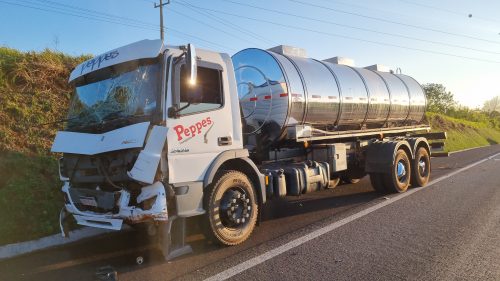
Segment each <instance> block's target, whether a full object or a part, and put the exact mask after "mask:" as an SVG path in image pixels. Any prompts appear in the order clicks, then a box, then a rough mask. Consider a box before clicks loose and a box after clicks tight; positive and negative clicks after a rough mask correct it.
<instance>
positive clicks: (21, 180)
mask: <svg viewBox="0 0 500 281" xmlns="http://www.w3.org/2000/svg"><path fill="white" fill-rule="evenodd" d="M87 58H88V56H79V57H72V56H68V55H65V54H63V53H60V52H54V51H50V50H44V51H42V52H20V51H17V50H15V49H11V48H7V47H0V222H1V223H0V245H2V244H7V243H14V242H19V241H25V240H30V239H35V238H39V237H42V236H45V235H48V234H53V233H56V232H58V230H59V227H58V213H59V210H60V208H61V206H62V199H61V195H60V188H61V183H60V181H59V177H58V172H57V161H56V155H53V154H51V153H50V146H51V144H52V141H53V139H54V136H55V133H56V132H57V131H58V130H60V129H61V128H62V125H61V124H48V125H42V124H45V123H50V122H53V121H56V120H60V119H63V118H64V117H65V115H66V111H67V107H68V104H69V99H70V95H71V87H70V86H69V85H68V83H67V79H68V77H69V73H70V71H71V70H72V69H73V68H74V67H75V66H76V65H78V64H79V63H80V62H82V61H83V60H85V59H87Z"/></svg>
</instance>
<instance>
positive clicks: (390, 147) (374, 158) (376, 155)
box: [365, 140, 413, 174]
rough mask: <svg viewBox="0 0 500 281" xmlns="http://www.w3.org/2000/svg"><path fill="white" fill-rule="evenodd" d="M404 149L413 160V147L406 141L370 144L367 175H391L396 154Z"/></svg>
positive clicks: (366, 166) (366, 168) (367, 157)
mask: <svg viewBox="0 0 500 281" xmlns="http://www.w3.org/2000/svg"><path fill="white" fill-rule="evenodd" d="M400 148H402V149H404V150H405V151H406V152H407V153H408V156H409V158H413V149H412V145H410V143H409V142H408V141H406V140H400V141H378V142H374V143H372V144H370V146H369V147H368V149H367V151H366V162H365V171H366V172H367V173H385V174H387V173H389V172H390V171H391V167H392V164H393V162H394V157H395V156H396V152H397V151H398V150H399V149H400Z"/></svg>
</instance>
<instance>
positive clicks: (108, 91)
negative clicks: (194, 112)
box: [67, 62, 161, 130]
mask: <svg viewBox="0 0 500 281" xmlns="http://www.w3.org/2000/svg"><path fill="white" fill-rule="evenodd" d="M116 68H118V67H116ZM160 69H161V68H160V64H159V63H157V62H156V63H153V64H145V65H137V64H135V66H134V67H132V69H131V67H130V65H129V66H128V67H127V68H126V69H125V68H123V67H122V69H121V71H113V67H112V68H110V69H108V70H107V71H106V77H109V78H106V77H105V78H104V79H100V80H98V81H93V82H90V83H87V84H84V85H80V86H77V87H76V88H75V92H74V96H73V100H72V102H71V105H70V110H69V114H68V124H67V129H70V130H71V129H78V128H84V127H87V126H90V125H95V124H103V123H104V122H107V121H111V120H115V119H126V118H129V117H139V116H150V115H152V114H153V113H154V112H155V111H156V108H157V96H158V93H159V92H160V84H161V83H160V80H159V77H160ZM101 74H102V73H101ZM101 76H102V75H101ZM95 80H97V79H95Z"/></svg>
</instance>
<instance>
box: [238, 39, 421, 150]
mask: <svg viewBox="0 0 500 281" xmlns="http://www.w3.org/2000/svg"><path fill="white" fill-rule="evenodd" d="M232 60H233V65H234V69H235V76H236V81H237V84H238V96H239V100H240V106H241V115H242V121H243V125H244V128H243V131H244V133H245V135H246V136H247V138H248V137H252V136H254V137H253V139H254V140H257V142H258V144H260V145H271V144H273V143H276V142H277V141H280V140H282V139H283V138H285V137H286V133H287V127H289V126H295V125H303V124H309V125H311V126H312V127H313V128H318V129H321V130H326V131H341V130H356V129H359V130H362V129H365V128H381V127H391V126H393V127H396V126H407V125H415V124H418V123H420V122H421V121H422V119H423V116H424V113H425V108H426V99H425V94H424V91H423V89H422V87H421V86H420V84H419V83H418V82H417V81H416V80H415V79H413V78H412V77H410V76H407V75H403V74H394V73H391V72H384V71H379V70H377V68H376V67H373V66H372V67H367V68H359V67H354V66H352V65H348V64H349V63H347V64H343V62H342V60H339V59H338V58H334V59H327V60H322V61H321V60H316V59H312V58H308V57H307V56H306V55H305V51H304V50H303V49H299V48H294V47H288V46H278V47H275V48H272V49H269V50H263V49H256V48H251V49H245V50H242V51H240V52H238V53H236V54H235V55H233V57H232Z"/></svg>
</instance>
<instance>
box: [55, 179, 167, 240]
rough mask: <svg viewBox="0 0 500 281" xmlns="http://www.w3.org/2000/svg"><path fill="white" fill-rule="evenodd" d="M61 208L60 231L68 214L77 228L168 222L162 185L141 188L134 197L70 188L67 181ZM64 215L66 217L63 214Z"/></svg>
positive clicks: (156, 184) (120, 192)
mask: <svg viewBox="0 0 500 281" xmlns="http://www.w3.org/2000/svg"><path fill="white" fill-rule="evenodd" d="M62 192H63V193H64V200H65V202H64V209H63V211H62V214H61V216H60V220H61V232H62V233H63V235H64V234H67V231H66V230H65V229H64V223H63V221H64V219H65V218H66V217H67V213H70V214H72V215H73V217H74V218H75V220H76V222H77V223H78V224H80V225H85V226H91V227H97V228H105V229H112V230H120V229H121V228H122V224H123V222H125V223H128V224H136V223H140V222H166V221H167V220H168V210H167V194H166V191H165V187H164V186H163V184H162V183H161V182H159V181H158V182H155V183H154V184H152V185H147V186H144V187H142V188H140V192H139V194H138V195H137V196H134V194H133V192H130V191H127V190H125V189H122V190H119V191H102V190H99V189H88V188H73V187H71V186H70V183H69V182H65V184H64V186H63V187H62ZM65 213H66V214H65Z"/></svg>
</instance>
